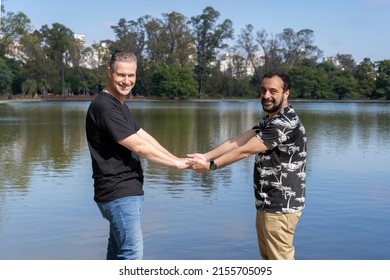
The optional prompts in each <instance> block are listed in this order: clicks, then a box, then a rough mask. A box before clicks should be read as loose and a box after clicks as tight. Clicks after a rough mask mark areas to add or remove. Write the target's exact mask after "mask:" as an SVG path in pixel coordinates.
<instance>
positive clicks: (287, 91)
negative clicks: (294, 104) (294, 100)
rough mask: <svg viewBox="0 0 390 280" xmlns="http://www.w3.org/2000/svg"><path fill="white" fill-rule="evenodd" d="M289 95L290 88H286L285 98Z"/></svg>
mask: <svg viewBox="0 0 390 280" xmlns="http://www.w3.org/2000/svg"><path fill="white" fill-rule="evenodd" d="M289 95H290V90H289V89H288V90H286V91H285V92H284V96H285V100H287V98H288V96H289Z"/></svg>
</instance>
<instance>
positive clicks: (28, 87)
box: [22, 79, 37, 97]
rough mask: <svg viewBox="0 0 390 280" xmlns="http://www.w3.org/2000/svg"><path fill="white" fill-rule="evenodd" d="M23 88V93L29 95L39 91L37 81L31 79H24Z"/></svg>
mask: <svg viewBox="0 0 390 280" xmlns="http://www.w3.org/2000/svg"><path fill="white" fill-rule="evenodd" d="M22 90H23V93H25V94H27V95H28V96H30V97H31V96H33V95H34V94H35V93H37V82H36V81H35V80H31V79H28V80H26V81H24V82H23V84H22Z"/></svg>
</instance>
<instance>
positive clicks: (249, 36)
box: [237, 24, 262, 81]
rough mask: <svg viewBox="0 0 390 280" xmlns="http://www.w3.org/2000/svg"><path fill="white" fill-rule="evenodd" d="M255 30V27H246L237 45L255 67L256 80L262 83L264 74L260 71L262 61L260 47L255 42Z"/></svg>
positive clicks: (249, 25)
mask: <svg viewBox="0 0 390 280" xmlns="http://www.w3.org/2000/svg"><path fill="white" fill-rule="evenodd" d="M253 29H254V27H253V25H251V24H248V25H246V26H245V28H243V29H242V30H241V33H240V34H239V36H238V40H237V45H238V48H241V49H242V50H243V51H244V53H245V54H246V60H247V61H249V62H250V64H251V66H252V67H253V69H254V71H255V73H254V75H255V76H256V79H257V80H259V81H260V80H261V78H262V73H261V71H260V66H261V64H262V60H261V57H260V55H259V51H260V48H259V45H258V44H256V42H255V36H254V34H253Z"/></svg>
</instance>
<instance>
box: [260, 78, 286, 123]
mask: <svg viewBox="0 0 390 280" xmlns="http://www.w3.org/2000/svg"><path fill="white" fill-rule="evenodd" d="M289 93H290V92H289V90H287V91H286V92H284V91H283V81H282V79H280V78H279V77H278V76H273V77H272V78H265V79H263V81H262V84H261V95H260V99H261V104H262V105H263V110H264V111H265V112H267V113H269V114H270V115H271V116H273V115H275V114H276V113H277V112H279V111H280V110H281V109H282V108H284V107H286V106H287V97H288V95H289Z"/></svg>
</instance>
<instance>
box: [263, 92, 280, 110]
mask: <svg viewBox="0 0 390 280" xmlns="http://www.w3.org/2000/svg"><path fill="white" fill-rule="evenodd" d="M283 100H284V94H283V95H282V98H281V99H280V102H279V103H276V102H275V101H274V100H271V99H268V100H265V99H262V100H261V105H263V110H264V111H265V112H267V113H275V112H278V111H280V110H281V109H282V106H283ZM265 101H271V102H272V104H270V105H265V104H264V102H265Z"/></svg>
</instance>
